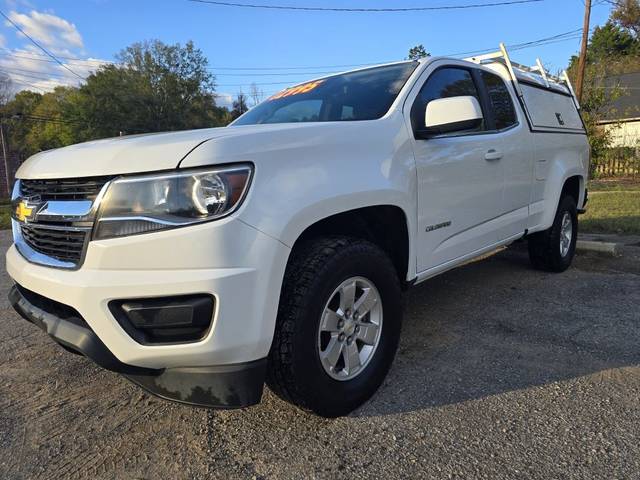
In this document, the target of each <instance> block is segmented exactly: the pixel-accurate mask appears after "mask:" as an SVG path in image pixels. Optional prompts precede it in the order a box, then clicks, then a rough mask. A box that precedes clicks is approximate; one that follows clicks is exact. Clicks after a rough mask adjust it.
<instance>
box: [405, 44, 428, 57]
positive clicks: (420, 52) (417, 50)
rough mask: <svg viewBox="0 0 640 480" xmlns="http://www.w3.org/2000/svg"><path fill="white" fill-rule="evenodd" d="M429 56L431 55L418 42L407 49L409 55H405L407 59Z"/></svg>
mask: <svg viewBox="0 0 640 480" xmlns="http://www.w3.org/2000/svg"><path fill="white" fill-rule="evenodd" d="M429 56H431V54H430V53H428V52H427V50H426V49H425V48H424V46H423V45H422V44H420V45H416V46H415V47H411V48H410V49H409V56H408V57H407V60H419V59H420V58H424V57H429Z"/></svg>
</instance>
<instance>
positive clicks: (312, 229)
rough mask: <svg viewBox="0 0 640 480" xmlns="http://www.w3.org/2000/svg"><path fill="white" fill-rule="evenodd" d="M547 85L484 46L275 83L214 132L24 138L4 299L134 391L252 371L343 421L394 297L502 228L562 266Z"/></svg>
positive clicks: (541, 259)
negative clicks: (37, 144) (475, 53)
mask: <svg viewBox="0 0 640 480" xmlns="http://www.w3.org/2000/svg"><path fill="white" fill-rule="evenodd" d="M578 108H579V107H578V105H577V102H576V100H575V96H574V95H573V92H572V89H571V85H570V83H569V82H568V80H566V81H565V80H563V79H560V78H556V77H550V76H549V75H548V74H547V73H546V72H545V71H544V69H542V68H538V69H533V68H526V67H523V66H521V65H518V64H515V63H512V62H511V61H510V59H509V57H508V55H507V53H506V51H504V50H501V52H499V53H497V54H492V55H487V56H484V57H478V58H473V59H468V60H457V59H451V58H426V59H423V60H420V61H405V62H399V63H393V64H386V65H381V66H376V67H371V68H365V69H361V70H356V71H352V72H347V73H343V74H338V75H333V76H328V77H325V78H321V79H318V80H315V81H311V82H306V83H304V84H301V85H298V86H296V87H293V88H289V89H286V90H284V91H282V92H281V93H279V94H276V95H274V96H273V97H271V98H269V99H268V100H266V101H264V102H263V103H261V104H260V105H258V106H256V107H254V108H253V109H252V110H250V111H249V112H247V113H246V114H245V115H243V116H242V117H240V118H239V119H238V120H237V121H236V122H234V123H233V124H232V125H230V126H229V127H225V128H213V129H203V130H196V131H186V132H174V133H163V134H153V135H141V136H131V137H122V138H116V139H109V140H100V141H94V142H89V143H84V144H79V145H74V146H70V147H66V148H61V149H58V150H52V151H47V152H42V153H39V154H37V155H35V156H33V157H32V158H30V159H29V160H27V161H26V162H25V163H24V164H23V165H22V166H21V167H20V169H19V171H18V173H17V178H18V180H17V181H16V183H15V188H14V191H13V235H14V245H13V246H12V247H11V248H10V249H9V251H8V252H7V262H6V264H7V269H8V272H9V274H10V275H11V277H12V278H13V280H14V281H15V286H14V287H13V289H12V291H11V293H10V299H11V302H12V304H13V306H14V308H15V309H16V310H17V311H18V312H19V313H20V314H21V315H22V316H23V317H24V318H25V319H27V320H29V321H31V322H32V323H34V324H36V325H37V326H39V327H40V328H42V329H43V330H45V331H46V332H47V333H48V334H49V335H50V336H51V337H52V338H53V339H54V340H55V341H57V342H58V343H59V344H61V345H62V346H63V347H65V348H66V349H68V350H71V351H73V352H76V353H80V354H82V355H85V356H86V357H89V358H90V359H92V360H93V361H94V362H96V363H97V364H98V365H100V366H102V367H104V368H107V369H110V370H112V371H115V372H119V373H121V374H123V375H125V376H126V377H127V378H129V379H130V380H132V381H133V382H135V383H137V384H138V385H140V386H141V387H143V388H145V389H146V390H148V391H149V392H152V393H153V394H156V395H158V396H161V397H163V398H166V399H171V400H175V401H179V402H184V403H188V404H192V405H200V406H207V407H220V408H233V407H245V406H248V405H253V404H256V403H258V402H259V401H260V398H261V395H262V391H263V386H264V383H265V382H266V383H267V384H268V385H269V386H270V388H271V389H272V390H273V391H274V392H276V393H277V394H278V395H279V396H281V397H282V398H284V399H286V400H289V401H291V402H293V403H294V404H296V405H298V406H300V407H302V408H305V409H308V410H311V411H313V412H315V413H317V414H319V415H323V416H327V417H334V416H339V415H344V414H346V413H348V412H350V411H351V410H353V409H354V408H356V407H358V406H359V405H361V404H362V403H363V402H365V401H366V400H367V399H369V398H370V397H371V395H372V394H373V393H374V392H375V391H376V389H377V388H378V387H379V386H380V384H381V382H382V381H383V379H384V377H385V375H386V373H387V371H388V369H389V367H390V365H391V363H392V361H393V358H394V355H395V352H396V348H397V345H398V340H399V336H400V326H401V320H402V308H401V292H402V290H403V289H405V288H407V287H409V286H411V285H415V284H417V283H420V282H422V281H424V280H426V279H428V278H430V277H433V276H434V275H437V274H439V273H442V272H444V271H446V270H449V269H451V268H453V267H455V266H457V265H460V264H462V263H464V262H467V261H468V260H469V259H471V258H473V257H477V256H479V255H482V254H485V253H486V252H489V251H491V250H493V249H496V248H497V247H499V246H503V245H508V244H510V243H512V242H513V241H515V240H518V239H523V238H525V239H527V240H528V244H529V253H530V258H531V261H532V263H533V265H534V266H535V267H536V268H541V269H545V270H548V271H554V272H561V271H563V270H565V269H566V268H567V267H569V265H570V263H571V261H572V258H573V255H574V250H575V244H576V237H577V231H578V218H577V214H578V213H580V212H581V211H582V210H583V209H584V206H585V203H586V190H585V183H586V179H587V172H588V166H589V165H588V164H589V156H590V154H589V145H588V141H587V137H586V134H585V130H584V126H583V123H582V121H581V118H580V115H579V110H578Z"/></svg>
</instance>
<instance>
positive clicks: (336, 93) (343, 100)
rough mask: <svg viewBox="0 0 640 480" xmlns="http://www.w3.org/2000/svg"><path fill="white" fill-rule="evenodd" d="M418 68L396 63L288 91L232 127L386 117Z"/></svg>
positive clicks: (241, 118) (252, 111)
mask: <svg viewBox="0 0 640 480" xmlns="http://www.w3.org/2000/svg"><path fill="white" fill-rule="evenodd" d="M417 66H418V62H405V63H397V64H394V65H387V66H384V67H374V68H368V69H366V70H359V71H356V72H350V73H345V74H342V75H335V76H333V77H327V78H323V79H320V80H314V81H311V82H307V83H303V84H301V85H298V86H295V87H292V88H287V89H286V90H283V91H281V92H279V93H276V94H275V95H273V96H272V97H270V98H268V99H267V100H265V101H264V102H262V103H261V104H259V105H258V106H256V107H254V108H253V109H251V110H249V111H248V112H247V113H245V114H244V115H242V116H241V117H240V118H238V120H236V121H235V122H234V123H233V125H256V124H261V123H291V122H337V121H353V120H374V119H376V118H380V117H382V116H383V115H384V114H385V113H387V111H388V110H389V107H391V104H392V103H393V101H394V100H395V98H396V97H397V96H398V93H400V90H401V89H402V87H403V86H404V84H405V83H406V81H407V79H408V78H409V77H410V76H411V74H412V73H413V71H414V70H415V69H416V67H417Z"/></svg>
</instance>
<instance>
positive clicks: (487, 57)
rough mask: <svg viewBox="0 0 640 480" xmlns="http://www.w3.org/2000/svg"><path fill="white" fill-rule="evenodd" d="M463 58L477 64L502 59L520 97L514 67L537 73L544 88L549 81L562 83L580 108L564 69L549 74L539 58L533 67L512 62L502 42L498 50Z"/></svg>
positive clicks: (548, 86)
mask: <svg viewBox="0 0 640 480" xmlns="http://www.w3.org/2000/svg"><path fill="white" fill-rule="evenodd" d="M464 60H466V61H468V62H473V63H477V64H479V65H481V64H483V63H492V62H495V61H500V60H502V61H503V62H504V65H505V67H506V68H507V70H508V71H509V76H510V77H511V80H512V83H513V87H514V89H515V91H516V94H517V95H518V96H519V97H520V98H521V99H523V93H522V88H521V87H520V82H519V81H518V77H517V75H516V72H515V70H516V69H517V70H519V71H521V72H524V73H532V74H535V75H539V76H540V77H541V79H542V82H543V83H544V85H545V86H546V88H551V82H554V83H556V84H558V85H564V86H566V88H567V90H569V93H570V94H571V97H572V98H573V101H574V103H575V104H576V107H577V108H578V109H580V104H579V103H578V99H577V97H576V94H575V92H574V90H573V86H572V85H571V81H570V80H569V76H568V75H567V71H566V70H564V71H563V72H562V75H561V76H555V75H550V74H549V72H547V70H546V69H545V68H544V65H543V64H542V61H541V60H540V59H539V58H537V59H536V65H535V66H533V67H529V66H526V65H522V64H520V63H516V62H513V61H511V58H509V53H508V52H507V47H505V45H504V43H501V44H500V50H498V51H496V52H491V53H486V54H484V55H478V56H475V57H468V58H465V59H464Z"/></svg>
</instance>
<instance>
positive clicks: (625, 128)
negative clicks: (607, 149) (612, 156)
mask: <svg viewBox="0 0 640 480" xmlns="http://www.w3.org/2000/svg"><path fill="white" fill-rule="evenodd" d="M605 85H606V87H607V88H615V87H616V86H618V87H620V88H621V89H622V93H623V94H622V95H621V96H620V98H618V99H617V100H616V101H615V102H613V105H612V107H613V108H611V109H610V111H609V112H608V113H607V115H606V116H605V118H604V119H603V120H601V121H600V122H599V123H600V125H602V126H603V127H604V128H605V129H607V130H608V131H610V132H611V138H612V142H611V147H614V148H616V147H640V72H633V73H625V74H622V75H615V76H612V77H608V78H607V79H606V80H605Z"/></svg>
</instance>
